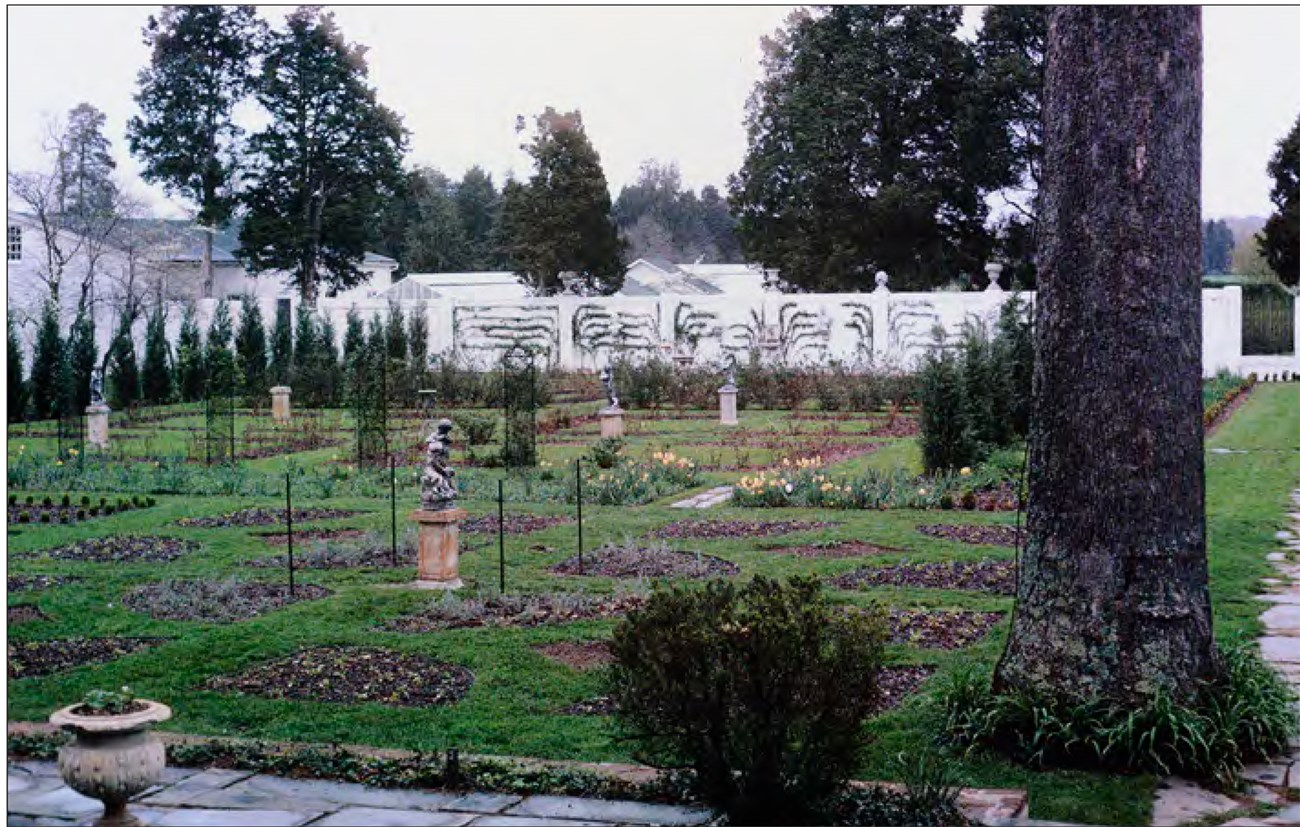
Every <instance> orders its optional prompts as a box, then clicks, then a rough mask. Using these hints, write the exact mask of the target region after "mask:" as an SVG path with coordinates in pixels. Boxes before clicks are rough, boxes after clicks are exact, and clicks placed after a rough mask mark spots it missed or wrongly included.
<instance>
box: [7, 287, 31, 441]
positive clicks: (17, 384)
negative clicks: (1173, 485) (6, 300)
mask: <svg viewBox="0 0 1300 827" xmlns="http://www.w3.org/2000/svg"><path fill="white" fill-rule="evenodd" d="M5 323H6V330H7V334H8V338H7V345H6V346H7V347H8V348H9V370H8V373H7V375H6V381H7V382H8V383H9V421H10V422H21V421H23V420H24V419H26V418H27V388H28V384H27V379H26V378H25V377H24V376H23V349H22V344H21V343H20V342H19V341H18V328H17V326H16V325H14V314H13V312H12V311H6V312H5Z"/></svg>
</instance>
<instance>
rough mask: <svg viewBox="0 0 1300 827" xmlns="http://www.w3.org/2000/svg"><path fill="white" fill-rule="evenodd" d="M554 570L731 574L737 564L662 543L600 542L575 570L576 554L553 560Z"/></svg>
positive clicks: (659, 574)
mask: <svg viewBox="0 0 1300 827" xmlns="http://www.w3.org/2000/svg"><path fill="white" fill-rule="evenodd" d="M550 571H551V573H553V574H562V575H575V574H581V575H583V576H586V577H623V578H629V577H695V578H703V577H731V576H733V575H737V574H740V566H737V565H736V564H735V563H733V562H731V561H730V560H723V559H722V558H721V557H714V556H712V555H709V554H700V553H698V552H689V551H676V550H674V549H670V548H667V547H665V546H657V547H650V548H637V547H629V546H601V547H600V548H598V549H596V550H595V551H593V552H590V553H589V554H586V555H584V556H583V560H582V570H581V571H579V570H578V556H577V555H576V554H575V555H574V556H572V557H570V558H569V559H567V560H564V561H562V562H560V563H556V564H555V565H554V566H551V568H550Z"/></svg>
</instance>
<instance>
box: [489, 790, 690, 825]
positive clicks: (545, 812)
mask: <svg viewBox="0 0 1300 827" xmlns="http://www.w3.org/2000/svg"><path fill="white" fill-rule="evenodd" d="M506 815H512V816H540V817H542V818H572V819H577V820H579V821H583V820H585V821H600V822H607V823H608V822H616V823H618V824H662V825H665V827H688V825H696V824H703V823H704V822H706V821H708V820H709V818H711V817H712V815H713V813H712V812H710V811H709V810H705V809H702V808H699V807H677V806H673V805H669V804H643V803H640V802H636V801H603V800H601V799H585V798H568V797H565V796H555V795H533V796H529V797H528V798H525V799H524V800H523V801H522V802H521V803H520V804H518V805H516V806H514V807H511V808H510V809H509V810H507V811H506Z"/></svg>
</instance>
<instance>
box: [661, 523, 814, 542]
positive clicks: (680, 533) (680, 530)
mask: <svg viewBox="0 0 1300 827" xmlns="http://www.w3.org/2000/svg"><path fill="white" fill-rule="evenodd" d="M837 525H839V523H828V522H820V521H818V522H814V521H811V520H679V521H677V522H673V523H669V524H668V525H666V526H663V527H661V528H658V529H655V531H653V532H652V533H651V536H652V537H662V538H664V539H668V540H680V539H696V540H721V539H727V538H731V537H771V536H773V535H776V534H793V533H795V532H796V531H816V530H818V529H823V528H833V527H834V526H837Z"/></svg>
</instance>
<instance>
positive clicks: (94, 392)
mask: <svg viewBox="0 0 1300 827" xmlns="http://www.w3.org/2000/svg"><path fill="white" fill-rule="evenodd" d="M90 404H92V405H103V404H104V371H103V369H102V368H95V369H94V370H92V371H91V372H90Z"/></svg>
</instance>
